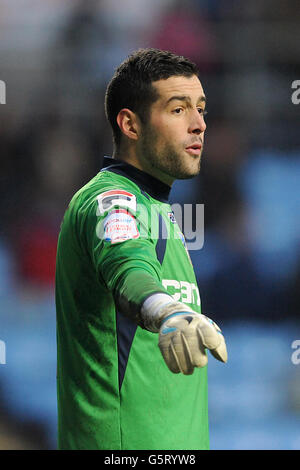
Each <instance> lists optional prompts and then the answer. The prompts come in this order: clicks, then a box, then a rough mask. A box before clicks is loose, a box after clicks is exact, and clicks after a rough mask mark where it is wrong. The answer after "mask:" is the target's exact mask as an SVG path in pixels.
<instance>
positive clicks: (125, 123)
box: [117, 108, 140, 140]
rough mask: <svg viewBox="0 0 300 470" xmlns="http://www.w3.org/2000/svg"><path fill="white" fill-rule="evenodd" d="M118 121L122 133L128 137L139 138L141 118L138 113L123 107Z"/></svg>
mask: <svg viewBox="0 0 300 470" xmlns="http://www.w3.org/2000/svg"><path fill="white" fill-rule="evenodd" d="M117 123H118V126H119V128H120V129H121V132H122V134H124V135H125V136H126V137H128V139H131V140H138V138H139V135H140V120H139V118H138V116H137V115H136V113H134V112H133V111H131V110H130V109H127V108H123V109H121V110H120V111H119V113H118V115H117Z"/></svg>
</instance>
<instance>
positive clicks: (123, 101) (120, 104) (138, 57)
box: [105, 48, 199, 147]
mask: <svg viewBox="0 0 300 470" xmlns="http://www.w3.org/2000/svg"><path fill="white" fill-rule="evenodd" d="M198 73H199V72H198V69H197V66H196V65H195V64H194V63H193V62H191V61H190V60H189V59H187V58H185V57H183V56H178V55H176V54H173V53H172V52H168V51H162V50H160V49H153V48H148V49H139V50H137V51H135V52H133V53H132V54H130V55H129V56H128V57H127V59H125V60H124V61H123V62H122V63H121V64H120V65H119V67H118V68H117V69H116V71H115V73H114V75H113V77H112V79H111V80H110V82H109V84H108V86H107V89H106V93H105V114H106V118H107V120H108V122H109V123H110V125H111V127H112V132H113V139H114V143H115V145H116V146H117V147H118V146H119V144H120V141H121V130H120V128H119V126H118V123H117V115H118V113H119V111H120V110H121V109H123V108H128V109H130V110H131V111H133V112H135V113H136V114H137V115H138V116H139V118H140V119H141V121H142V123H143V124H144V123H145V122H146V121H147V117H148V113H149V109H150V105H151V104H152V103H153V102H154V101H155V100H156V99H157V98H158V95H157V92H156V90H155V89H154V88H153V87H152V82H155V81H157V80H162V79H167V78H169V77H171V76H174V75H175V76H185V77H191V76H192V75H197V76H198Z"/></svg>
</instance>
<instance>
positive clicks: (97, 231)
mask: <svg viewBox="0 0 300 470" xmlns="http://www.w3.org/2000/svg"><path fill="white" fill-rule="evenodd" d="M105 110H106V115H107V119H108V121H109V123H110V125H111V127H112V131H113V137H114V154H113V158H109V157H105V158H104V163H103V168H102V170H101V171H100V172H99V173H98V174H97V175H96V176H95V177H94V178H93V179H92V180H91V181H89V182H88V183H87V184H86V185H85V186H84V187H83V188H81V189H80V190H79V191H78V192H77V193H76V194H75V195H74V196H73V198H72V200H71V202H70V204H69V207H68V209H67V210H66V213H65V216H64V220H63V222H62V226H61V231H60V235H59V241H58V249H57V263H56V311H57V396H58V447H59V449H106V450H108V449H112V450H119V449H120V450H123V449H129V450H135V449H151V450H152V449H153V450H159V449H162V450H163V449H168V450H172V449H208V448H209V432H208V405H207V366H206V365H207V350H210V352H211V354H212V355H213V356H214V358H216V359H218V360H220V361H223V362H226V361H227V352H226V346H225V341H224V337H223V335H222V332H221V330H220V329H219V327H218V326H217V325H216V324H215V323H214V322H213V320H212V319H210V318H208V317H206V316H205V315H203V314H202V313H201V302H200V296H199V291H198V287H197V283H196V279H195V274H194V270H193V267H192V263H191V260H190V257H189V254H188V252H187V249H186V245H185V243H184V237H183V235H182V233H181V232H180V229H179V226H178V225H177V223H176V221H175V219H174V215H173V213H172V210H171V206H170V205H169V203H168V196H169V192H170V189H171V186H172V183H173V181H174V180H175V179H185V178H191V177H193V176H195V175H197V174H198V173H199V170H200V161H201V155H202V150H203V143H204V133H205V129H206V124H205V121H204V114H205V95H204V92H203V88H202V85H201V83H200V81H199V78H198V71H197V68H196V66H195V65H194V64H193V63H192V62H190V61H189V60H188V59H186V58H183V57H179V56H176V55H174V54H172V53H169V52H165V51H160V50H157V49H141V50H139V51H137V52H135V53H133V54H132V55H130V56H129V57H128V58H127V59H126V60H125V61H124V62H123V63H122V64H121V65H120V66H119V67H118V68H117V70H116V72H115V74H114V76H113V77H112V79H111V81H110V83H109V84H108V87H107V90H106V96H105ZM162 232H163V233H164V236H161V234H162Z"/></svg>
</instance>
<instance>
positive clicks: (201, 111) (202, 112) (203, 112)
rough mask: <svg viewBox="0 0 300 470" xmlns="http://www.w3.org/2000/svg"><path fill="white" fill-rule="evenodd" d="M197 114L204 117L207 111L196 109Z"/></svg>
mask: <svg viewBox="0 0 300 470" xmlns="http://www.w3.org/2000/svg"><path fill="white" fill-rule="evenodd" d="M198 113H199V114H202V116H206V114H207V111H206V110H205V109H202V108H198Z"/></svg>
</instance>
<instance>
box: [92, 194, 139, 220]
mask: <svg viewBox="0 0 300 470" xmlns="http://www.w3.org/2000/svg"><path fill="white" fill-rule="evenodd" d="M97 201H98V208H97V215H104V214H105V212H108V211H110V209H112V208H113V207H116V206H117V207H127V208H128V209H130V211H131V212H133V213H135V212H136V197H135V195H134V194H132V193H129V192H128V191H124V190H122V189H112V190H110V191H105V192H104V193H101V194H99V195H98V196H97Z"/></svg>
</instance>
